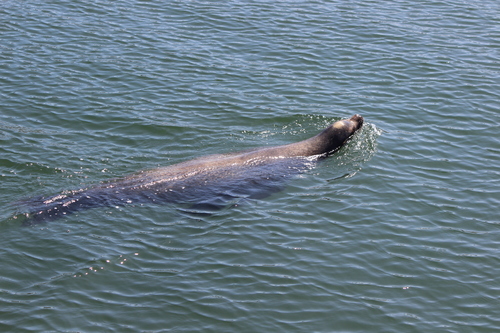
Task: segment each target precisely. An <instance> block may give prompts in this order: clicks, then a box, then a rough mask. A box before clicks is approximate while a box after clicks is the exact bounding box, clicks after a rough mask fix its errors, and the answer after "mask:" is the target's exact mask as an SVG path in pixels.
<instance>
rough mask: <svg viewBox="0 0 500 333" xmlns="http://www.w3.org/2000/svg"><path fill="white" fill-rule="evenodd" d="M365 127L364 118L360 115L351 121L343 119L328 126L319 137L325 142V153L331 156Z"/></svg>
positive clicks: (323, 148)
mask: <svg viewBox="0 0 500 333" xmlns="http://www.w3.org/2000/svg"><path fill="white" fill-rule="evenodd" d="M362 126H363V117H361V116H360V115H359V114H356V115H354V116H352V117H351V118H349V119H342V120H339V121H336V122H334V123H333V124H332V125H330V126H328V127H327V128H326V129H325V130H324V131H323V132H321V133H320V134H319V135H318V136H319V137H320V138H321V140H322V141H323V145H324V146H323V147H322V150H323V153H326V154H327V155H328V154H331V153H333V152H334V151H336V150H338V149H339V148H340V147H342V146H343V145H344V144H345V143H346V142H347V141H348V140H349V139H350V138H351V137H352V136H353V135H354V133H356V132H357V131H358V130H359V129H360V128H361V127H362Z"/></svg>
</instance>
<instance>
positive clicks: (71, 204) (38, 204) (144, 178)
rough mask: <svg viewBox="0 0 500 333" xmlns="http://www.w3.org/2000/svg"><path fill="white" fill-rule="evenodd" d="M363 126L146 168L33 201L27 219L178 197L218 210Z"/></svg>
mask: <svg viewBox="0 0 500 333" xmlns="http://www.w3.org/2000/svg"><path fill="white" fill-rule="evenodd" d="M362 125H363V117H361V116H359V115H355V116H353V117H351V118H350V119H344V120H340V121H337V122H335V123H334V124H332V125H330V126H329V127H327V128H326V129H325V130H323V131H322V132H321V133H319V134H318V135H316V136H314V137H312V138H310V139H307V140H304V141H300V142H296V143H291V144H287V145H282V146H275V147H265V148H258V149H253V150H249V151H243V152H238V153H230V154H218V155H209V156H204V157H199V158H196V159H193V160H189V161H186V162H181V163H178V164H174V165H170V166H167V167H162V168H158V169H153V170H146V171H142V172H139V173H136V174H132V175H130V176H127V177H124V178H122V179H118V180H114V181H111V182H106V183H103V184H99V185H97V186H94V187H90V188H88V189H82V190H76V191H69V192H67V193H62V194H59V195H55V196H51V197H48V198H45V197H39V198H35V199H32V200H30V202H29V211H30V212H29V213H28V214H26V216H27V220H26V223H27V224H34V223H38V222H43V221H48V220H52V219H56V218H59V217H62V216H64V215H67V214H71V213H73V212H76V211H78V210H81V209H85V208H92V207H103V206H122V205H125V204H133V203H143V202H153V203H155V202H177V203H187V204H190V205H195V206H196V207H201V208H204V209H205V208H206V209H213V208H217V207H221V206H224V205H227V203H228V202H230V201H231V200H235V199H239V198H258V197H263V196H265V195H267V194H269V193H272V192H275V191H277V190H279V189H280V188H281V187H282V184H283V182H282V180H283V179H284V178H287V177H290V176H292V175H294V174H297V173H300V172H303V171H305V170H307V169H309V168H311V167H312V166H313V165H314V163H315V161H317V160H318V159H320V158H323V157H326V156H328V155H329V154H331V153H333V152H335V151H337V150H338V149H339V148H340V147H342V145H344V143H345V142H346V141H347V140H348V139H349V138H351V137H352V135H353V134H354V133H355V132H356V131H357V130H359V129H360V128H361V127H362Z"/></svg>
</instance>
